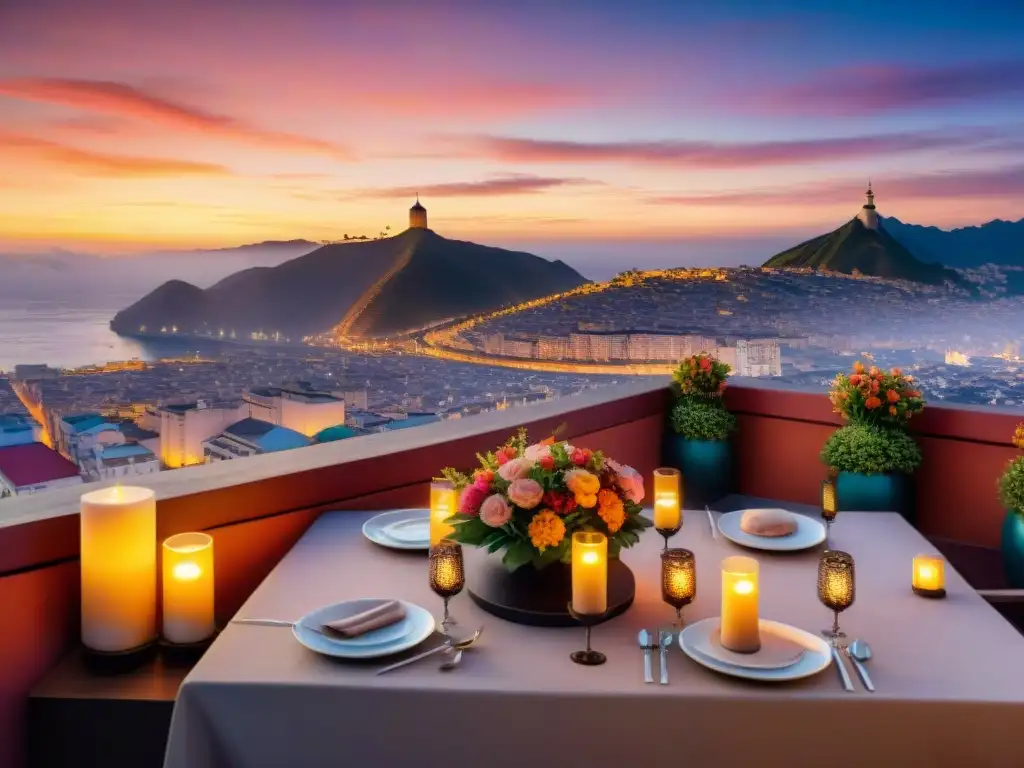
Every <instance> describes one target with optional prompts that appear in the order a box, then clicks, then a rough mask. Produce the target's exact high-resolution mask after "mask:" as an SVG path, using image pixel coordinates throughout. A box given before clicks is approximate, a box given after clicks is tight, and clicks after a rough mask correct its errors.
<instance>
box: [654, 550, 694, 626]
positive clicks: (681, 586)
mask: <svg viewBox="0 0 1024 768" xmlns="http://www.w3.org/2000/svg"><path fill="white" fill-rule="evenodd" d="M696 595H697V561H696V559H695V558H694V556H693V552H691V551H690V550H688V549H666V550H665V551H664V552H662V553H661V599H662V600H664V601H665V602H666V603H668V604H669V605H671V606H672V607H673V608H675V609H676V620H675V623H673V625H672V626H673V627H679V626H681V625H682V623H683V607H684V606H687V605H689V604H690V603H692V602H693V598H694V597H696Z"/></svg>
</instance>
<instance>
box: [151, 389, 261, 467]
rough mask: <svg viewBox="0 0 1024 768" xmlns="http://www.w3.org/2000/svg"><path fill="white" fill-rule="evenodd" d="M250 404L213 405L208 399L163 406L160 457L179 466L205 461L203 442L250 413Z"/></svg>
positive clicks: (169, 464) (168, 463)
mask: <svg viewBox="0 0 1024 768" xmlns="http://www.w3.org/2000/svg"><path fill="white" fill-rule="evenodd" d="M248 410H249V407H248V405H247V404H239V403H233V404H224V405H210V404H209V403H208V402H207V401H205V400H197V401H196V402H194V403H183V404H178V405H163V406H161V407H159V408H158V409H157V413H158V414H159V415H160V430H159V431H160V459H161V461H163V463H164V464H165V465H166V466H168V467H170V468H172V469H175V468H177V467H186V466H190V465H192V464H202V463H203V462H204V457H203V441H204V440H208V439H209V438H211V437H213V436H214V435H217V434H219V433H220V432H222V431H223V430H224V428H225V427H227V426H229V425H231V424H234V423H235V422H236V421H238V420H239V419H241V418H244V417H246V416H248V415H249V414H248Z"/></svg>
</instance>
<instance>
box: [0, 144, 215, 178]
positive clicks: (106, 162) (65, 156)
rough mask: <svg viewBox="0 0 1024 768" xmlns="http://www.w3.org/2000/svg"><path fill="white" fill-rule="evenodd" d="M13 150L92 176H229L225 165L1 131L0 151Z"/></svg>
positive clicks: (67, 169)
mask: <svg viewBox="0 0 1024 768" xmlns="http://www.w3.org/2000/svg"><path fill="white" fill-rule="evenodd" d="M5 150H13V151H15V152H17V153H19V155H24V154H26V153H27V154H31V155H32V156H34V157H35V158H37V159H39V160H41V161H43V162H47V163H50V164H52V165H54V166H57V167H59V168H61V169H63V170H66V171H70V172H72V173H78V174H83V175H88V176H112V177H129V178H137V177H145V176H227V175H230V174H231V172H230V171H229V170H228V169H227V168H226V167H224V166H223V165H217V164H215V163H199V162H194V161H191V160H175V159H173V158H164V157H141V156H136V155H121V154H112V153H107V152H94V151H92V150H85V149H79V148H77V147H71V146H68V145H66V144H60V143H58V142H55V141H47V140H45V139H37V138H34V137H31V136H21V135H18V134H4V133H0V152H3V151H5Z"/></svg>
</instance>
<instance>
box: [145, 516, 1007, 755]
mask: <svg viewBox="0 0 1024 768" xmlns="http://www.w3.org/2000/svg"><path fill="white" fill-rule="evenodd" d="M758 507H783V508H786V509H789V510H791V511H793V512H797V513H799V514H808V515H812V516H814V515H815V514H816V511H815V510H814V509H813V508H809V507H806V506H800V505H795V504H789V503H784V502H776V501H771V500H765V499H753V498H747V497H742V496H732V497H729V498H727V499H725V500H723V501H722V502H721V503H720V504H718V505H716V506H715V511H714V517H715V518H716V519H717V517H718V516H719V515H721V514H722V513H723V512H725V511H730V510H739V509H745V508H758ZM378 513H379V512H356V511H338V512H326V513H324V514H322V515H321V516H320V517H319V518H318V519H317V520H316V521H315V522H314V523H313V524H312V525H311V526H310V528H309V529H308V530H307V531H306V532H305V534H304V535H303V536H302V537H301V538H300V539H299V540H298V542H297V543H296V544H295V545H294V547H293V548H292V549H291V550H290V551H289V552H288V553H287V554H286V555H285V556H284V558H283V559H282V560H281V561H280V562H279V563H278V565H277V566H276V567H275V568H274V569H273V571H272V572H271V573H270V574H269V575H268V576H267V578H266V579H265V580H264V581H263V582H262V584H260V586H259V587H258V588H257V589H256V590H255V591H254V592H253V593H252V595H251V596H250V597H249V599H248V600H247V601H246V602H245V604H244V605H243V606H242V607H241V609H240V610H239V611H238V613H237V616H236V618H243V617H262V618H276V619H279V620H283V621H295V620H297V619H299V618H300V617H302V616H303V615H305V614H307V613H308V612H310V611H313V610H315V609H317V608H320V607H322V606H325V605H329V604H332V603H337V602H340V601H344V600H349V599H355V598H366V597H370V598H393V599H401V600H405V601H409V602H412V603H415V604H417V605H419V606H423V607H425V608H427V609H429V610H431V611H433V612H434V614H435V615H437V616H439V615H440V612H441V599H440V598H438V597H437V596H436V595H434V594H433V593H432V592H431V590H430V587H429V584H428V577H427V557H426V554H425V553H423V552H401V551H396V550H391V549H387V548H384V547H381V546H377V545H375V544H373V543H372V542H370V541H369V540H367V539H366V538H365V537H364V536H363V535H362V532H361V528H362V525H363V523H364V522H365V521H366V520H367V519H369V518H370V517H372V516H373V515H375V514H378ZM640 539H641V540H640V543H639V544H637V545H636V546H634V547H632V548H630V549H626V550H623V551H622V554H621V557H622V560H623V561H624V562H625V563H626V564H627V565H628V566H629V567H630V569H631V570H632V571H633V574H634V576H635V579H636V596H635V599H634V602H633V604H632V606H631V607H630V608H629V609H628V610H627V611H626V612H625V613H623V614H622V615H620V616H617V617H616V618H613V619H611V620H609V621H607V622H605V623H603V624H600V625H598V626H596V627H594V628H593V630H592V636H593V646H594V648H595V649H596V650H599V651H601V652H603V653H604V654H606V656H607V662H606V663H605V664H603V665H600V666H583V665H579V664H574V663H573V662H572V661H571V660H570V654H571V653H572V652H573V651H577V650H579V649H580V648H581V647H582V645H583V640H584V637H583V636H584V630H583V629H582V628H578V627H563V628H549V627H535V626H526V625H521V624H514V623H511V622H508V621H505V620H502V619H500V618H497V617H495V616H493V615H491V614H489V613H486V612H484V611H483V610H482V609H481V608H480V607H478V606H477V605H476V604H475V603H474V601H473V600H472V599H471V597H470V596H469V594H468V593H467V592H466V591H463V592H462V593H461V594H460V595H458V596H457V597H455V598H454V599H453V600H452V601H451V611H452V615H453V616H454V617H455V618H456V620H457V621H458V629H459V631H462V632H468V631H471V630H474V629H476V628H478V627H481V626H482V627H483V628H484V632H483V634H482V635H481V637H480V639H479V641H478V642H477V643H476V644H475V645H474V646H473V647H472V648H470V649H469V650H467V651H466V652H465V654H464V658H463V661H462V663H461V664H460V665H459V666H458V668H457V669H455V670H452V671H449V672H442V671H440V670H439V663H438V660H437V659H438V657H437V656H434V657H432V658H430V659H425V660H422V661H419V662H416V663H413V664H410V665H408V666H405V667H403V668H401V669H398V670H395V671H393V672H390V673H388V674H383V675H377V674H375V672H376V671H377V670H378V669H379V668H380V667H383V666H384V665H386V664H387V663H388V662H389V661H390V659H386V658H385V659H376V660H360V661H345V660H339V659H334V658H329V657H326V656H322V655H318V654H317V653H314V652H312V651H310V650H309V649H307V648H305V647H303V646H302V645H301V644H300V643H299V642H297V640H296V638H295V637H294V636H293V633H292V631H291V630H290V629H289V628H287V627H276V626H263V625H253V624H241V623H229V624H227V625H226V626H225V627H224V629H223V631H222V632H221V633H220V634H219V635H218V636H217V638H216V640H215V641H214V642H213V643H212V645H211V647H210V648H209V649H208V650H207V651H206V653H205V654H204V655H203V656H202V658H201V659H200V660H199V661H198V663H197V664H196V666H195V667H194V668H193V669H192V671H191V673H190V674H189V675H188V676H187V677H186V679H185V680H184V682H183V684H182V686H181V688H180V690H179V692H178V697H177V700H176V704H175V708H174V715H173V719H172V724H171V730H170V735H169V740H168V747H167V753H166V760H165V768H243V767H244V768H264V767H266V768H271V767H273V768H279V767H287V768H306V767H308V768H320V767H321V766H322V767H323V768H327V767H328V766H331V767H334V766H389V767H390V766H416V765H427V766H434V765H437V766H445V767H446V768H455V767H461V766H467V767H470V766H472V767H474V768H475V767H477V766H479V767H480V768H504V766H565V765H572V766H660V765H670V764H681V765H689V766H761V767H764V766H769V767H770V766H789V767H790V768H792V767H793V766H825V765H827V766H830V767H831V768H835V767H836V766H851V767H854V766H856V767H858V768H859V767H861V766H890V765H891V766H897V765H900V766H902V765H922V766H925V765H927V766H954V765H955V766H972V767H975V766H979V767H980V766H993V767H995V766H1010V765H1020V764H1021V761H1022V760H1024V758H1021V755H1022V754H1024V728H1022V727H1021V725H1020V724H1021V723H1022V722H1024V637H1022V636H1021V635H1020V634H1019V633H1018V632H1017V630H1015V629H1014V628H1013V627H1012V626H1011V625H1010V624H1009V623H1008V622H1006V621H1005V620H1004V619H1003V618H1002V617H1001V616H1000V614H999V613H998V612H996V611H995V610H994V609H993V608H992V607H991V606H990V605H989V604H988V603H987V602H986V601H985V600H984V599H983V598H982V597H980V596H979V595H978V594H977V593H976V592H975V591H974V589H972V588H971V587H970V585H969V584H967V582H966V581H965V580H964V579H963V578H962V577H961V576H960V575H959V574H958V573H957V572H956V571H955V570H954V569H953V568H951V567H947V568H946V590H947V595H946V597H945V598H944V599H928V598H924V597H921V596H919V595H916V594H915V593H914V592H913V591H912V590H911V563H912V560H913V557H914V556H915V555H917V554H919V553H921V552H928V551H932V550H933V547H932V546H931V545H929V543H928V542H927V541H926V540H925V539H924V537H923V536H922V535H921V534H920V533H919V532H918V531H917V530H915V529H914V528H913V527H912V526H911V525H910V524H909V523H908V522H907V521H906V520H905V519H904V518H903V517H901V516H900V515H898V514H896V513H890V512H842V513H840V514H839V516H838V518H837V520H836V522H835V524H834V525H833V526H832V530H831V534H830V546H831V547H832V548H833V549H839V550H844V551H846V552H849V553H850V554H852V555H853V557H854V558H855V563H856V598H855V601H854V603H853V605H852V606H850V607H849V608H848V609H847V610H846V611H844V612H843V613H842V615H841V617H840V618H841V623H842V628H843V630H844V631H845V632H846V633H847V635H848V636H849V639H851V640H852V639H854V638H859V639H862V640H864V641H867V642H868V643H869V644H870V647H871V650H872V658H871V659H870V661H868V662H867V668H868V669H869V671H870V675H871V677H872V678H873V682H874V686H875V689H876V690H875V692H874V693H871V692H868V691H866V690H864V688H863V686H862V684H861V683H860V681H859V679H858V677H857V675H856V674H855V673H854V670H853V669H852V667H851V668H850V669H849V673H850V676H851V678H852V680H853V682H854V685H855V686H856V687H855V690H854V691H853V692H847V691H845V690H844V689H843V687H842V685H841V683H840V678H839V675H838V671H837V669H835V668H834V664H833V665H832V666H830V667H829V668H826V669H824V670H823V671H822V672H820V673H819V674H817V675H814V676H812V677H808V678H805V679H802V680H796V681H790V682H785V683H764V682H753V681H748V680H742V679H738V678H736V677H732V676H726V675H723V674H720V673H717V672H715V671H712V670H710V669H707V668H705V667H704V666H701V665H699V664H697V663H695V662H694V661H693V660H691V659H690V658H689V657H688V656H687V655H685V654H684V653H683V652H682V651H681V650H680V649H679V647H678V643H677V642H674V643H673V644H672V646H671V647H670V649H669V653H668V677H669V683H668V685H661V684H658V682H657V676H656V681H655V683H654V684H650V683H646V682H645V681H644V676H643V653H642V651H641V649H640V648H639V646H638V644H637V635H638V632H639V631H640V630H641V629H648V630H651V631H654V632H656V630H658V629H659V628H662V627H667V626H671V624H672V622H673V620H674V619H675V612H674V610H673V609H672V608H671V607H669V606H668V605H666V604H665V603H664V602H662V596H661V588H660V558H659V552H660V551H661V549H662V546H663V542H662V539H661V537H660V536H658V535H657V533H656V532H655V531H653V530H649V531H647V532H645V533H644V534H643V535H642V536H641V537H640ZM670 546H672V547H684V548H686V549H689V550H691V551H693V552H694V553H695V557H696V573H697V593H696V598H695V600H694V601H693V603H692V604H690V605H688V606H687V607H686V608H685V609H684V610H683V621H684V623H685V624H687V625H689V624H692V623H695V622H697V621H700V620H702V619H707V618H712V617H716V616H718V615H719V614H720V608H721V561H722V560H723V559H724V558H726V557H728V556H730V555H736V554H746V555H749V556H752V557H755V558H756V559H757V560H758V562H759V568H760V576H759V579H760V584H759V589H760V616H761V617H762V618H764V619H771V620H775V621H779V622H785V623H787V624H790V625H793V626H796V627H799V628H801V629H804V630H807V631H809V632H812V633H815V634H819V633H820V631H821V630H823V629H827V628H828V627H830V626H831V624H832V619H833V615H832V612H831V611H830V610H828V609H827V608H826V607H825V606H823V605H822V604H821V603H820V602H819V601H818V595H817V588H816V575H817V564H818V559H819V557H820V554H821V552H822V550H823V549H824V545H823V544H822V545H819V546H817V547H814V548H812V549H809V550H805V551H800V552H788V553H775V552H771V553H769V552H763V551H760V550H752V549H744V548H743V547H740V546H738V545H736V544H734V543H732V542H731V541H729V540H727V539H726V538H725V537H724V536H722V535H721V533H720V532H718V535H717V536H715V535H713V534H712V528H711V522H710V520H709V516H708V514H707V513H706V511H705V510H704V509H699V510H694V509H688V510H686V511H685V512H684V523H683V527H682V530H681V531H680V532H679V533H677V534H676V535H675V536H674V537H673V538H672V540H671V542H670ZM495 556H498V555H495ZM467 557H468V553H467ZM527 567H529V566H527ZM469 586H471V584H470V585H469ZM432 641H433V642H435V643H436V642H437V640H436V637H435V638H433V639H432ZM654 663H655V669H656V670H657V654H655V662H654Z"/></svg>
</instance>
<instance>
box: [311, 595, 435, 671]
mask: <svg viewBox="0 0 1024 768" xmlns="http://www.w3.org/2000/svg"><path fill="white" fill-rule="evenodd" d="M382 602H385V600H384V599H383V598H361V599H359V600H347V601H345V602H344V603H335V604H334V605H328V606H326V607H325V608H318V609H317V610H315V611H312V612H311V613H307V614H306V615H305V616H303V617H302V618H301V619H299V620H298V622H296V623H295V626H294V627H292V634H294V635H295V639H296V640H298V641H299V642H300V643H302V645H304V646H306V647H307V648H309V650H311V651H316V652H317V653H322V654H324V655H325V656H334V657H336V658H339V659H374V658H378V657H380V656H390V655H391V654H393V653H401V652H402V651H405V650H408V649H409V648H412V647H414V646H417V645H419V644H420V643H422V642H423V641H424V640H426V639H427V638H428V637H430V635H431V633H432V632H433V631H434V615H433V614H432V613H431V612H430V611H428V610H427V609H426V608H420V607H419V606H418V605H414V604H413V603H407V602H405V601H404V600H401V601H399V602H401V603H402V605H403V606H404V607H405V618H404V619H402V621H400V622H396V623H395V624H392V625H390V626H388V627H382V628H381V630H375V632H380V631H383V630H387V629H391V628H392V627H401V628H402V629H401V630H396V631H400V634H398V635H396V636H395V637H393V638H392V639H389V640H384V641H382V642H375V643H370V644H366V643H363V644H359V643H356V642H354V641H356V640H362V639H365V638H366V637H368V636H369V635H372V634H375V632H368V633H366V635H360V636H359V637H357V638H352V639H351V640H345V639H343V638H334V637H328V636H327V635H323V634H321V633H320V632H316V631H314V630H313V629H310V627H316V628H319V627H322V626H323V625H324V624H325V623H327V622H329V621H337V620H338V619H343V618H345V617H346V616H351V615H353V614H354V613H358V612H359V611H365V610H367V609H369V608H373V607H374V606H375V605H379V604H380V603H382ZM384 637H387V635H384Z"/></svg>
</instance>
